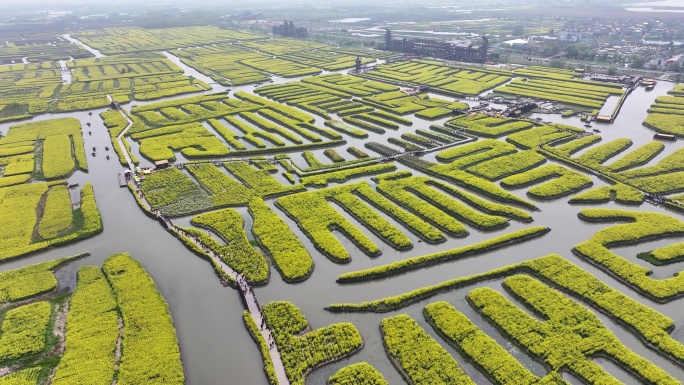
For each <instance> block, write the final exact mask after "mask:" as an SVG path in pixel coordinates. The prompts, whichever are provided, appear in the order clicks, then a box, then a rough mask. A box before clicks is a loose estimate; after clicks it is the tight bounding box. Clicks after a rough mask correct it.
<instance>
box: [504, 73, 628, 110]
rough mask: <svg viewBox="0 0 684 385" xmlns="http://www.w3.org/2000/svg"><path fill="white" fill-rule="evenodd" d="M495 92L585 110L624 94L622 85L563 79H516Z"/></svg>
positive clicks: (596, 107)
mask: <svg viewBox="0 0 684 385" xmlns="http://www.w3.org/2000/svg"><path fill="white" fill-rule="evenodd" d="M517 72H518V71H516V73H517ZM535 74H536V73H535ZM494 91H495V92H498V93H502V94H510V95H518V96H523V97H528V98H535V99H543V100H551V101H555V102H559V103H563V104H567V105H570V106H578V107H580V108H584V109H599V108H601V106H603V103H605V101H606V99H608V97H609V96H610V95H618V96H619V95H622V94H623V93H624V91H623V90H622V86H621V85H616V84H610V83H608V84H607V83H599V82H592V81H586V80H561V79H529V80H528V79H514V80H513V81H512V82H511V83H509V84H507V85H505V86H503V87H499V88H497V89H495V90H494Z"/></svg>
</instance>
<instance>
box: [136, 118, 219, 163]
mask: <svg viewBox="0 0 684 385" xmlns="http://www.w3.org/2000/svg"><path fill="white" fill-rule="evenodd" d="M131 138H132V139H133V140H135V141H138V142H140V154H141V155H142V156H144V157H145V158H147V159H150V160H152V161H158V160H165V159H167V160H175V159H176V157H175V155H174V151H180V153H181V154H182V155H183V156H184V157H186V158H188V159H192V158H207V157H222V156H226V155H228V153H229V152H230V151H229V150H228V148H226V146H225V145H223V144H222V143H221V141H219V139H218V138H217V137H216V136H215V135H214V134H212V133H211V132H209V131H207V129H206V128H204V127H203V126H202V125H201V124H199V123H189V124H184V125H179V126H167V127H162V128H157V129H154V130H148V131H144V132H139V133H136V134H133V135H131Z"/></svg>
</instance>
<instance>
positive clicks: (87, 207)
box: [0, 182, 102, 260]
mask: <svg viewBox="0 0 684 385" xmlns="http://www.w3.org/2000/svg"><path fill="white" fill-rule="evenodd" d="M63 183H64V182H54V183H32V184H25V185H18V186H11V187H5V188H1V189H0V198H1V199H0V222H1V223H2V226H3V228H4V234H5V235H4V237H3V238H2V239H1V240H0V243H1V244H2V247H1V249H2V252H1V253H0V260H6V259H10V258H16V257H20V256H23V255H27V254H30V253H34V252H36V251H38V250H42V249H46V248H49V247H51V246H59V245H63V244H68V243H72V242H76V241H78V240H80V239H84V238H88V237H91V236H93V235H95V234H98V233H100V232H102V220H101V218H100V213H99V211H98V209H97V204H96V203H95V197H94V195H93V189H92V186H91V185H90V184H87V185H85V186H84V187H83V189H82V190H81V202H80V207H79V208H77V209H75V210H74V209H73V205H72V202H71V199H70V198H69V196H68V194H64V190H63V188H64V184H63Z"/></svg>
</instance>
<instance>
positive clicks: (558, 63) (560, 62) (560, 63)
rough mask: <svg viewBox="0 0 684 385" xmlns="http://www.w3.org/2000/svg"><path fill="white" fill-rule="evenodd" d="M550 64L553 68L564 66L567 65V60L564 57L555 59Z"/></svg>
mask: <svg viewBox="0 0 684 385" xmlns="http://www.w3.org/2000/svg"><path fill="white" fill-rule="evenodd" d="M549 65H550V66H551V67H553V68H563V66H565V62H564V61H563V59H553V60H551V61H550V62H549Z"/></svg>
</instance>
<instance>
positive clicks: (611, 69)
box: [608, 66, 617, 76]
mask: <svg viewBox="0 0 684 385" xmlns="http://www.w3.org/2000/svg"><path fill="white" fill-rule="evenodd" d="M608 75H611V76H612V75H617V67H615V66H610V67H608Z"/></svg>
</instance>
